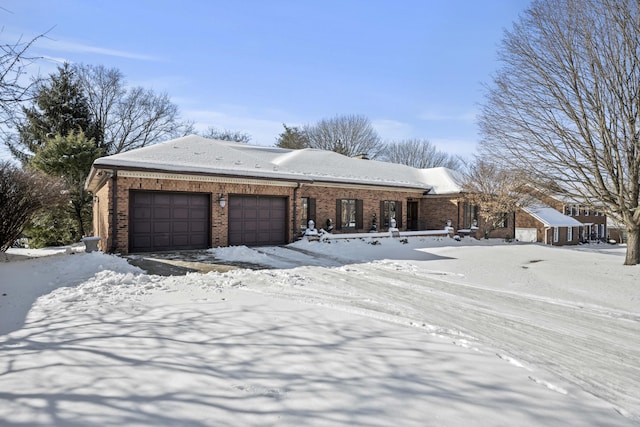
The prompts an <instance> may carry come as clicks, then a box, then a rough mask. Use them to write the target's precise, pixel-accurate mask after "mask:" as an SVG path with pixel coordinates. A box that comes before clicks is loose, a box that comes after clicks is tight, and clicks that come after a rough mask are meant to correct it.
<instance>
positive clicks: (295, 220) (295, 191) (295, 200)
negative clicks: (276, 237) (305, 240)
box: [292, 182, 302, 241]
mask: <svg viewBox="0 0 640 427" xmlns="http://www.w3.org/2000/svg"><path fill="white" fill-rule="evenodd" d="M301 188H302V183H301V182H298V185H297V186H296V187H294V189H293V230H292V231H293V241H295V240H296V237H297V234H298V233H297V232H296V230H297V229H298V225H297V224H298V190H300V189H301Z"/></svg>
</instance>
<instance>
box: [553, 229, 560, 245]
mask: <svg viewBox="0 0 640 427" xmlns="http://www.w3.org/2000/svg"><path fill="white" fill-rule="evenodd" d="M559 240H560V229H559V228H558V227H553V242H554V243H558V241H559Z"/></svg>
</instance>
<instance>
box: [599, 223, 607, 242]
mask: <svg viewBox="0 0 640 427" xmlns="http://www.w3.org/2000/svg"><path fill="white" fill-rule="evenodd" d="M605 237H606V234H605V228H604V224H600V238H602V239H604V238H605Z"/></svg>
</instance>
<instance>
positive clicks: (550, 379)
mask: <svg viewBox="0 0 640 427" xmlns="http://www.w3.org/2000/svg"><path fill="white" fill-rule="evenodd" d="M373 241H376V240H372V239H355V240H349V241H343V240H341V241H335V242H331V243H322V242H306V241H300V242H297V243H295V244H292V245H288V246H285V247H263V248H246V247H235V248H221V249H212V250H210V251H207V252H206V253H204V254H203V255H202V258H203V259H205V258H207V257H209V258H210V259H211V260H212V261H213V260H214V259H215V260H221V259H225V260H228V261H233V262H242V263H247V264H260V265H262V266H265V267H271V269H262V270H249V269H239V270H234V271H230V272H227V273H214V272H211V273H207V274H199V273H191V274H188V275H186V276H171V277H161V276H155V275H148V274H145V273H144V272H142V271H141V270H139V269H137V268H135V267H132V266H130V265H129V264H127V263H126V261H124V260H123V259H121V258H118V257H116V256H112V255H104V254H100V253H90V254H85V253H75V252H74V251H71V252H72V254H68V253H66V251H61V252H60V253H58V254H56V255H50V256H46V257H41V258H37V259H36V258H30V259H27V260H23V261H11V262H3V263H0V322H1V323H0V328H1V329H0V334H2V335H0V420H2V423H6V424H11V425H14V424H23V425H58V426H65V425H69V426H70V425H96V426H97V425H100V426H103V425H117V424H118V425H194V426H202V425H222V426H225V425H226V426H231V425H243V426H253V425H255V426H258V425H311V426H325V425H327V426H328V425H332V426H333V425H369V426H388V425H403V426H424V425H450V426H487V425H539V426H546V425H593V426H596V425H597V426H608V425H610V426H624V425H634V424H636V423H637V422H638V421H639V420H640V418H639V417H640V384H639V382H638V380H637V379H638V378H640V372H639V371H638V369H640V368H639V367H640V310H639V308H638V307H639V306H640V305H639V302H640V289H639V287H638V286H637V283H638V282H639V279H640V270H639V269H638V267H624V266H622V262H623V255H624V248H622V247H612V246H605V245H593V246H582V247H578V248H569V249H564V248H552V247H546V246H542V245H516V244H504V243H500V242H494V241H475V240H471V239H464V240H463V241H462V242H455V241H453V240H452V239H447V238H409V239H408V240H407V242H406V243H403V242H401V241H400V240H398V239H389V238H387V239H380V240H379V241H378V243H377V244H372V242H373ZM12 251H13V250H12ZM15 254H16V252H13V253H12V255H15Z"/></svg>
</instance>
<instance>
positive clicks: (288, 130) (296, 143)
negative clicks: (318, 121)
mask: <svg viewBox="0 0 640 427" xmlns="http://www.w3.org/2000/svg"><path fill="white" fill-rule="evenodd" d="M282 126H284V132H282V133H281V134H280V135H279V136H278V139H277V143H276V146H278V147H280V148H291V149H294V150H299V149H301V148H308V147H310V144H309V138H308V137H307V135H306V134H305V132H304V131H303V130H300V129H299V128H297V127H296V126H293V127H289V126H287V125H286V124H284V123H283V124H282Z"/></svg>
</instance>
